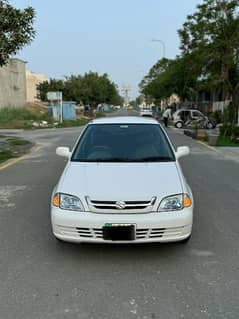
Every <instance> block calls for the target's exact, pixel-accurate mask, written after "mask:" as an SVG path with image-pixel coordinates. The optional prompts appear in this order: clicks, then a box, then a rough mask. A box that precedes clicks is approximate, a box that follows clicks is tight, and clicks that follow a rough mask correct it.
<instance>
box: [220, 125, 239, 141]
mask: <svg viewBox="0 0 239 319" xmlns="http://www.w3.org/2000/svg"><path fill="white" fill-rule="evenodd" d="M220 136H221V137H227V138H229V139H230V140H231V141H232V142H238V139H239V127H238V126H233V125H231V124H224V125H223V126H221V127H220Z"/></svg>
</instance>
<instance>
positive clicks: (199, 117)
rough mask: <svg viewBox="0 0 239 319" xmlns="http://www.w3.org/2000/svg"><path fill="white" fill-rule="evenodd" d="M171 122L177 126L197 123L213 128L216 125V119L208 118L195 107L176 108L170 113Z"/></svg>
mask: <svg viewBox="0 0 239 319" xmlns="http://www.w3.org/2000/svg"><path fill="white" fill-rule="evenodd" d="M172 120H173V124H174V126H175V127H177V128H183V127H184V126H190V125H193V124H198V126H202V127H203V128H206V129H213V128H215V127H216V124H217V123H216V121H215V120H214V119H211V118H208V117H207V116H206V115H204V114H203V113H202V112H200V111H199V110H196V109H178V110H177V111H176V112H174V113H173V115H172Z"/></svg>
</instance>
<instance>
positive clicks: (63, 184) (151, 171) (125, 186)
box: [57, 162, 182, 201]
mask: <svg viewBox="0 0 239 319" xmlns="http://www.w3.org/2000/svg"><path fill="white" fill-rule="evenodd" d="M57 191H58V192H62V193H67V194H72V195H75V196H78V197H80V198H84V197H85V196H90V198H91V199H95V200H124V201H125V200H149V199H151V198H152V197H153V196H157V198H160V197H161V198H162V197H165V196H168V195H172V194H178V193H182V185H181V180H180V177H179V173H178V169H177V166H176V163H175V162H166V163H165V162H164V163H76V162H69V163H68V165H67V167H66V168H65V171H64V173H63V175H62V177H61V179H60V182H59V184H58V187H57Z"/></svg>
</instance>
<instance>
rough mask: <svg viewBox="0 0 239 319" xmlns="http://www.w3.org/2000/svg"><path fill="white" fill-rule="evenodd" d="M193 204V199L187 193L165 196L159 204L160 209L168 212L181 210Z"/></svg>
mask: <svg viewBox="0 0 239 319" xmlns="http://www.w3.org/2000/svg"><path fill="white" fill-rule="evenodd" d="M191 205H192V201H191V199H190V197H189V196H188V195H187V194H178V195H173V196H169V197H165V198H164V199H163V200H162V201H161V203H160V204H159V207H158V211H159V212H166V211H175V210H181V209H183V208H186V207H190V206H191Z"/></svg>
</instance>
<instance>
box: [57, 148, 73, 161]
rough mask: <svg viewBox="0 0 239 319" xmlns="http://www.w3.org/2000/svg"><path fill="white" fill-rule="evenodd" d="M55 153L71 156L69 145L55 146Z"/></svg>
mask: <svg viewBox="0 0 239 319" xmlns="http://www.w3.org/2000/svg"><path fill="white" fill-rule="evenodd" d="M56 154H57V155H59V156H63V157H67V158H70V157H71V151H70V149H69V147H62V146H60V147H57V149H56Z"/></svg>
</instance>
